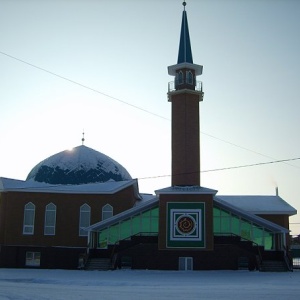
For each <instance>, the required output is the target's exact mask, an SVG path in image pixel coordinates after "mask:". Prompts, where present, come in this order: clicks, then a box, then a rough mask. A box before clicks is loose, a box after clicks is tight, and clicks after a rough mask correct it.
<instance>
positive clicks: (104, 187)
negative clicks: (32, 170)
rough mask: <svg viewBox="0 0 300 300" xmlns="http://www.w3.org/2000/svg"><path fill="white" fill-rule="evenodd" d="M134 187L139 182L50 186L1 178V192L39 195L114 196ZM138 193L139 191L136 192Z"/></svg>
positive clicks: (110, 181)
mask: <svg viewBox="0 0 300 300" xmlns="http://www.w3.org/2000/svg"><path fill="white" fill-rule="evenodd" d="M131 185H134V187H135V188H136V189H138V187H137V180H136V179H132V180H126V181H113V180H109V181H107V182H101V183H88V184H78V185H73V184H48V183H44V182H36V181H34V180H26V181H24V180H17V179H10V178H4V177H0V192H12V191H14V192H39V193H71V194H114V193H116V192H118V191H120V190H122V189H124V188H126V187H129V186H131ZM136 191H137V192H138V190H136Z"/></svg>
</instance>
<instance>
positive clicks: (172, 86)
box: [168, 81, 203, 93]
mask: <svg viewBox="0 0 300 300" xmlns="http://www.w3.org/2000/svg"><path fill="white" fill-rule="evenodd" d="M178 85H179V84H178V83H176V81H170V82H169V84H168V92H169V93H170V92H174V91H176V90H177V89H176V87H177V86H178ZM195 91H197V92H202V91H203V83H202V81H196V85H195Z"/></svg>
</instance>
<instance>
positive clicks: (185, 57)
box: [168, 2, 203, 76]
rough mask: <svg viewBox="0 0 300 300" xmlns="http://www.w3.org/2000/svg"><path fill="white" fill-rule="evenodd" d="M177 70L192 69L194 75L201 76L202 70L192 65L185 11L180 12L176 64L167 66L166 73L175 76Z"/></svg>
mask: <svg viewBox="0 0 300 300" xmlns="http://www.w3.org/2000/svg"><path fill="white" fill-rule="evenodd" d="M184 3H185V2H184ZM184 7H185V5H184ZM179 69H192V70H194V71H195V75H201V74H202V69H203V66H201V65H196V64H194V63H193V55H192V47H191V40H190V33H189V25H188V20H187V13H186V11H185V9H184V10H183V12H182V22H181V32H180V40H179V50H178V59H177V64H176V65H172V66H169V67H168V73H169V75H173V76H175V75H176V71H177V70H179Z"/></svg>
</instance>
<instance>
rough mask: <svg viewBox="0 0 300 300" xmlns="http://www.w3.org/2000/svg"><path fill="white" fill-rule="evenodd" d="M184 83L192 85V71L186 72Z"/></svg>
mask: <svg viewBox="0 0 300 300" xmlns="http://www.w3.org/2000/svg"><path fill="white" fill-rule="evenodd" d="M186 83H187V84H193V73H192V71H186Z"/></svg>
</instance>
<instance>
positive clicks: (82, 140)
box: [81, 130, 85, 145]
mask: <svg viewBox="0 0 300 300" xmlns="http://www.w3.org/2000/svg"><path fill="white" fill-rule="evenodd" d="M84 141H85V139H84V130H83V132H82V139H81V142H82V145H83V144H84Z"/></svg>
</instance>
